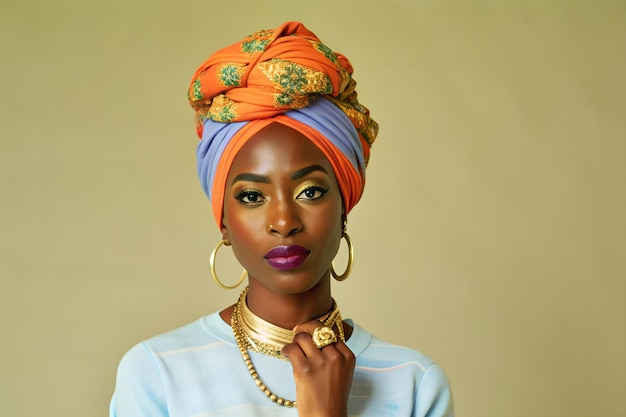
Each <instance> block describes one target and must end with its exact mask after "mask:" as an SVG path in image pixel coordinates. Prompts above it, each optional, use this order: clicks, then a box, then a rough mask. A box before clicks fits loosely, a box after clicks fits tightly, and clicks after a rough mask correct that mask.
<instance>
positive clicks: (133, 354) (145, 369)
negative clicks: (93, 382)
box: [118, 313, 231, 376]
mask: <svg viewBox="0 0 626 417" xmlns="http://www.w3.org/2000/svg"><path fill="white" fill-rule="evenodd" d="M219 320H220V318H219V315H218V314H217V313H213V314H211V315H208V316H205V317H202V318H200V319H198V320H195V321H193V322H191V323H189V324H186V325H184V326H181V327H179V328H177V329H174V330H170V331H168V332H165V333H162V334H159V335H156V336H153V337H151V338H149V339H146V340H144V341H142V342H140V343H138V344H136V345H135V346H133V347H132V348H131V349H130V350H129V351H128V352H126V354H125V355H124V356H123V358H122V360H121V361H120V365H119V369H118V375H119V374H122V375H127V376H132V375H134V374H139V375H146V374H149V373H150V369H152V370H153V371H152V372H153V373H154V372H155V370H157V369H158V368H159V367H160V363H161V362H162V361H163V359H164V358H166V357H170V356H177V354H180V353H184V352H194V351H196V350H198V349H209V348H211V347H214V346H219V345H224V344H230V343H231V341H230V340H229V336H230V335H229V333H227V332H224V331H223V329H222V328H221V327H220V323H219ZM223 324H224V326H226V324H225V323H223Z"/></svg>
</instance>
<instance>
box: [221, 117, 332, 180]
mask: <svg viewBox="0 0 626 417" xmlns="http://www.w3.org/2000/svg"><path fill="white" fill-rule="evenodd" d="M314 164H317V165H321V166H323V167H324V168H326V170H327V172H328V173H329V174H331V175H332V174H333V170H332V166H331V164H330V162H329V161H328V159H327V158H326V156H325V155H324V153H323V152H322V151H321V150H320V149H319V148H318V147H317V146H315V144H314V143H313V142H311V141H310V140H309V139H308V138H307V137H306V136H304V135H303V134H302V133H300V132H298V131H297V130H294V129H292V128H290V127H288V126H285V125H282V124H280V123H272V124H270V125H268V126H267V127H265V128H263V129H262V130H260V131H259V132H257V133H256V134H255V135H253V136H252V137H251V138H250V139H248V141H247V142H246V143H245V144H244V145H243V146H242V147H241V149H240V150H239V152H237V155H236V156H235V158H234V160H233V164H232V166H231V168H230V173H229V177H231V176H233V175H237V174H238V173H241V172H256V173H263V174H269V173H271V172H278V171H294V170H298V169H301V168H303V167H306V166H310V165H314Z"/></svg>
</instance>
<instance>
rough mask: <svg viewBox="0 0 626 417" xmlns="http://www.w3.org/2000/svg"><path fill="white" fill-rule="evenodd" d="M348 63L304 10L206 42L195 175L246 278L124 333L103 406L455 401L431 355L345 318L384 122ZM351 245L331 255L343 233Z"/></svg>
mask: <svg viewBox="0 0 626 417" xmlns="http://www.w3.org/2000/svg"><path fill="white" fill-rule="evenodd" d="M351 75H352V67H351V65H350V63H349V61H348V60H347V59H346V58H345V57H344V56H342V55H340V54H336V53H334V52H332V51H331V50H330V49H329V48H328V47H326V46H325V45H324V44H322V43H321V42H320V40H319V39H318V38H317V37H316V36H315V34H313V33H312V32H310V31H309V30H307V29H306V28H305V27H304V26H303V25H302V24H300V23H297V22H288V23H285V24H283V25H281V26H279V27H278V28H276V29H273V30H266V31H260V32H256V33H254V34H252V35H250V36H248V37H246V38H245V39H244V40H243V41H241V42H238V43H236V44H234V45H232V46H230V47H227V48H224V49H223V50H221V51H218V52H217V53H216V54H214V55H212V56H211V57H210V58H209V59H208V60H207V61H206V62H205V63H203V64H202V65H201V66H200V68H199V69H198V70H197V71H196V73H195V74H194V76H193V79H192V82H191V86H190V89H189V100H190V102H191V105H192V107H193V108H194V109H195V111H196V116H197V118H196V120H197V130H198V135H199V136H200V138H201V141H200V143H199V145H198V149H197V158H198V172H199V176H200V180H201V183H202V187H203V189H204V191H205V193H206V194H207V196H208V197H209V199H210V200H211V203H212V209H213V214H214V216H215V220H216V222H217V224H218V225H219V227H220V228H221V231H222V236H223V241H222V242H221V243H220V244H218V246H217V247H216V249H215V251H214V252H213V253H212V255H211V271H212V274H213V277H214V278H215V279H216V281H217V282H218V284H220V285H221V286H224V285H223V284H222V283H221V282H220V281H219V277H217V275H216V273H215V267H214V266H215V262H216V252H217V250H218V249H219V248H220V247H223V246H232V250H233V251H234V253H235V256H236V257H237V259H238V261H239V262H240V263H241V265H242V266H243V268H244V270H245V271H247V274H246V273H245V272H244V274H243V275H242V277H241V279H242V280H243V279H245V277H246V275H247V278H248V287H247V288H246V289H244V290H243V292H242V293H241V295H240V297H239V300H238V301H237V303H236V304H235V305H233V306H230V307H228V308H226V309H225V310H222V311H221V312H219V313H214V314H211V315H209V316H206V317H203V318H201V319H200V320H198V321H196V322H194V323H191V324H189V325H187V326H185V327H182V328H180V329H177V330H174V331H172V332H169V333H165V334H163V335H160V336H156V337H154V338H152V339H149V340H147V341H145V342H143V343H141V344H139V345H137V346H135V347H134V348H133V349H131V350H130V351H129V352H128V353H127V354H126V355H125V357H124V358H123V360H122V362H121V363H120V366H119V369H118V377H117V386H116V390H115V394H114V396H113V399H112V401H111V416H118V417H141V416H171V417H179V416H185V417H190V416H301V417H311V416H333V417H335V416H348V415H350V416H430V417H435V416H452V415H453V407H452V398H451V393H450V388H449V385H448V382H447V380H446V377H445V375H444V374H443V372H442V370H441V369H440V367H439V366H438V365H437V364H435V363H434V362H433V361H432V360H430V359H428V358H426V357H425V356H423V355H421V354H420V353H418V352H415V351H413V350H410V349H407V348H403V347H399V346H394V345H391V344H388V343H385V342H383V341H381V340H378V339H376V338H375V337H374V336H372V335H371V334H369V333H368V332H367V331H365V330H364V329H362V328H360V327H359V326H358V325H356V324H355V323H354V322H353V321H351V320H345V321H343V320H342V318H341V314H340V313H339V309H338V307H337V304H336V303H335V301H334V300H333V298H332V296H331V288H330V287H331V276H332V277H335V278H336V279H339V280H343V279H345V278H347V275H348V274H349V272H350V268H351V265H352V247H351V244H350V240H349V237H348V234H347V232H346V216H347V215H348V213H349V212H350V210H351V209H352V208H353V207H354V205H355V204H356V203H357V202H358V201H359V198H360V197H361V194H362V192H363V186H364V180H365V166H366V164H367V161H368V158H369V148H370V145H371V144H372V142H373V141H374V139H375V137H376V134H377V133H378V126H377V124H376V123H375V122H374V121H373V120H372V119H371V118H370V117H369V111H368V110H367V109H366V108H365V107H363V106H361V105H360V104H359V103H358V101H357V95H356V92H355V90H354V88H355V85H356V83H355V82H354V80H353V79H352V77H351ZM342 238H343V239H345V240H346V241H347V243H348V246H349V252H350V261H349V263H348V268H347V270H346V271H345V272H343V273H341V274H338V273H337V272H336V271H335V270H334V268H333V266H332V260H333V258H334V257H335V255H336V254H337V251H338V249H339V245H340V241H341V239H342Z"/></svg>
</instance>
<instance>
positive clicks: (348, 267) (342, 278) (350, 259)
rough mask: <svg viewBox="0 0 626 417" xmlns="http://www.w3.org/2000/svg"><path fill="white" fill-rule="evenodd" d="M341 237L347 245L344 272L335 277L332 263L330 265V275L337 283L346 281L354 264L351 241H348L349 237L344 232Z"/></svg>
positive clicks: (335, 273)
mask: <svg viewBox="0 0 626 417" xmlns="http://www.w3.org/2000/svg"><path fill="white" fill-rule="evenodd" d="M341 237H343V238H345V239H346V243H347V244H348V265H346V270H345V271H344V272H343V274H341V275H337V272H335V267H334V266H333V264H332V263H331V264H330V273H331V274H332V276H333V278H335V279H336V280H337V281H345V280H346V279H348V276H350V272H352V263H353V262H354V248H353V247H352V241H350V236H348V233H346V232H345V231H344V232H343V234H342V235H341Z"/></svg>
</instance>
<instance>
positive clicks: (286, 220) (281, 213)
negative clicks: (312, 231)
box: [268, 201, 303, 237]
mask: <svg viewBox="0 0 626 417" xmlns="http://www.w3.org/2000/svg"><path fill="white" fill-rule="evenodd" d="M296 206H297V204H296V203H295V202H292V201H276V202H274V204H273V207H272V210H271V214H270V217H269V220H270V222H269V224H268V232H269V233H270V234H272V233H277V234H279V235H281V236H284V237H287V236H291V235H293V234H295V233H298V232H300V231H301V230H302V228H303V224H302V221H301V219H300V215H299V212H298V207H296Z"/></svg>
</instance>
